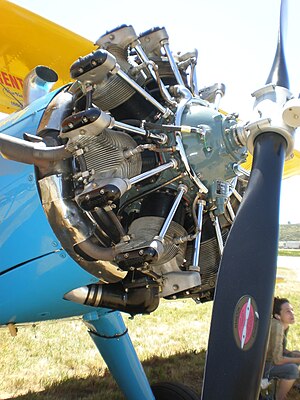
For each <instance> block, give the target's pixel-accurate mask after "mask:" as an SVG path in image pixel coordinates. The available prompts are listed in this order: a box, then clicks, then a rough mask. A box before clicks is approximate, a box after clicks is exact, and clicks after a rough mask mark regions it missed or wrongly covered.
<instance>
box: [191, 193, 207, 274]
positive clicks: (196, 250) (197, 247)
mask: <svg viewBox="0 0 300 400" xmlns="http://www.w3.org/2000/svg"><path fill="white" fill-rule="evenodd" d="M204 205H205V201H204V200H199V201H198V226H197V228H198V233H197V236H196V240H195V246H194V256H193V267H194V268H196V267H198V266H199V255H200V242H201V235H202V221H203V208H204Z"/></svg>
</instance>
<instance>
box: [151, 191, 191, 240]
mask: <svg viewBox="0 0 300 400" xmlns="http://www.w3.org/2000/svg"><path fill="white" fill-rule="evenodd" d="M187 190H188V188H187V186H186V185H179V186H178V194H177V196H176V198H175V201H174V203H173V206H172V208H171V210H170V212H169V215H168V216H167V218H166V220H165V222H164V224H163V226H162V228H161V230H160V232H159V235H158V236H159V238H160V239H163V238H164V237H165V235H166V233H167V230H168V229H169V226H170V224H171V222H172V219H173V217H174V215H175V213H176V211H177V208H178V206H179V204H180V201H181V199H182V197H183V195H184V194H185V193H186V192H187Z"/></svg>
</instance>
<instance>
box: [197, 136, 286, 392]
mask: <svg viewBox="0 0 300 400" xmlns="http://www.w3.org/2000/svg"><path fill="white" fill-rule="evenodd" d="M285 146H286V143H285V140H284V139H283V137H281V136H280V135H278V134H276V133H272V132H270V133H263V134H261V135H260V136H258V137H257V139H256V142H255V147H254V157H253V158H254V162H253V168H252V172H251V176H250V180H249V184H248V188H247V191H246V194H245V196H244V199H243V201H242V203H241V206H240V208H239V211H238V213H237V216H236V219H235V222H234V224H233V226H232V228H231V232H230V234H229V237H228V239H227V242H226V244H225V248H224V253H223V256H222V261H221V266H220V271H219V276H218V282H217V287H216V294H215V299H214V307H213V315H212V322H211V330H210V337H209V343H208V352H207V359H206V367H205V375H204V384H203V391H202V399H203V400H217V399H218V400H219V399H230V400H240V399H243V400H248V399H249V400H254V399H256V398H257V396H258V392H259V387H260V380H261V375H262V372H263V366H264V356H263V355H264V354H265V349H266V344H267V339H268V331H269V323H270V315H271V307H272V298H273V292H274V285H275V278H276V264H277V248H278V247H277V246H278V231H279V227H278V220H279V201H280V186H281V177H282V169H283V163H284V158H285ZM216 380H217V382H218V384H216Z"/></svg>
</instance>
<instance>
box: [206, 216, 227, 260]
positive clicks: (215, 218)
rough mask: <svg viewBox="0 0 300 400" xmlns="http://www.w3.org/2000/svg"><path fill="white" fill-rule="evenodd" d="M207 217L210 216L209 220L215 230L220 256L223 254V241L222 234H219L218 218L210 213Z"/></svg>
mask: <svg viewBox="0 0 300 400" xmlns="http://www.w3.org/2000/svg"><path fill="white" fill-rule="evenodd" d="M209 216H210V219H211V220H212V223H213V225H214V228H215V232H216V237H217V241H218V245H219V251H220V254H223V250H224V244H223V239H222V232H221V228H220V223H219V218H218V217H217V216H216V215H214V214H213V213H212V212H210V213H209Z"/></svg>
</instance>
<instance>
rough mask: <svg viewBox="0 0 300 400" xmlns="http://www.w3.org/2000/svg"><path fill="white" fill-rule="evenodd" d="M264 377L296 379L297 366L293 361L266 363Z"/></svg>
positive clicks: (297, 375)
mask: <svg viewBox="0 0 300 400" xmlns="http://www.w3.org/2000/svg"><path fill="white" fill-rule="evenodd" d="M264 377H265V378H269V379H273V378H278V379H298V378H299V366H298V364H293V363H290V364H283V365H274V364H271V363H266V366H265V371H264Z"/></svg>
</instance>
